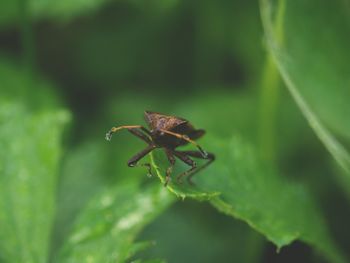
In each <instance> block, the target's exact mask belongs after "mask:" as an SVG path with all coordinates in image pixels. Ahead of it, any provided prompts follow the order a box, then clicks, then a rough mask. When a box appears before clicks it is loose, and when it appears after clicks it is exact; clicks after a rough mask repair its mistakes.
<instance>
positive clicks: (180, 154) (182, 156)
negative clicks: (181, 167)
mask: <svg viewBox="0 0 350 263" xmlns="http://www.w3.org/2000/svg"><path fill="white" fill-rule="evenodd" d="M174 154H175V156H176V157H177V158H179V159H180V160H181V161H183V162H184V163H186V164H188V165H189V166H191V168H190V169H188V170H187V171H185V172H183V173H181V174H179V175H178V176H177V178H176V180H177V182H178V183H180V184H181V183H182V178H183V177H184V176H186V175H189V174H191V173H192V172H193V171H194V170H195V169H196V168H197V163H196V162H195V161H193V160H192V159H191V158H190V157H188V155H187V154H186V153H184V152H178V151H174Z"/></svg>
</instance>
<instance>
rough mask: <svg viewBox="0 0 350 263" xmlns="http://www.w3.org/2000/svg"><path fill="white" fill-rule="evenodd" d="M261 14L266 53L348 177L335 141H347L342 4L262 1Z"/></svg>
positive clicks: (348, 166) (349, 79)
mask: <svg viewBox="0 0 350 263" xmlns="http://www.w3.org/2000/svg"><path fill="white" fill-rule="evenodd" d="M261 13H262V20H263V24H264V29H265V34H266V40H267V47H268V50H269V51H270V53H271V55H272V56H273V58H274V60H275V63H276V65H277V67H278V69H279V71H280V73H281V75H282V77H283V79H284V81H285V83H286V85H287V87H288V89H289V91H290V93H291V94H292V96H293V98H294V99H295V101H296V103H297V104H298V106H299V108H300V110H301V111H302V112H303V114H304V116H305V117H306V119H307V120H308V122H309V124H310V126H311V127H312V128H313V129H314V131H315V133H316V134H317V136H318V137H319V138H320V140H321V141H322V142H323V143H324V145H325V146H326V148H327V149H328V150H329V152H330V153H331V154H332V155H333V156H334V158H335V160H336V161H337V162H338V163H339V164H340V166H341V167H343V168H344V170H345V171H346V172H347V174H348V175H350V154H349V152H348V151H347V150H346V148H345V147H344V146H343V145H342V144H341V143H340V142H339V141H338V140H337V139H336V137H335V135H336V134H339V135H341V136H343V137H345V138H347V139H350V122H349V121H347V120H348V119H349V115H350V104H349V101H348V98H349V97H350V89H349V86H350V74H349V73H350V72H349V67H348V62H349V60H350V53H349V52H348V46H349V45H348V43H349V40H350V37H349V36H350V35H349V32H350V19H349V17H350V16H349V14H350V6H349V4H348V2H346V1H340V0H337V1H332V2H327V1H323V2H319V1H302V0H296V1H284V0H283V1H276V0H262V1H261ZM325 18H326V19H325ZM274 20H276V23H275V24H274V22H273V21H274ZM275 28H278V29H279V30H275ZM315 32H317V34H315ZM315 87H317V88H315Z"/></svg>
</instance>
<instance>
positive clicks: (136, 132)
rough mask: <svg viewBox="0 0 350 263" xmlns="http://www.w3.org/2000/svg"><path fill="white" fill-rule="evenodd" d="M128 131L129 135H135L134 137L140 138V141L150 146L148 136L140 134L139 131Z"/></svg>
mask: <svg viewBox="0 0 350 263" xmlns="http://www.w3.org/2000/svg"><path fill="white" fill-rule="evenodd" d="M128 131H129V132H130V133H131V134H133V135H135V136H136V137H138V138H140V139H141V140H143V141H144V142H146V143H148V144H151V143H152V141H151V139H150V138H149V137H148V136H146V135H145V134H144V133H142V132H141V131H139V130H138V129H134V128H133V129H128Z"/></svg>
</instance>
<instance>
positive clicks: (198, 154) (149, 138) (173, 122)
mask: <svg viewBox="0 0 350 263" xmlns="http://www.w3.org/2000/svg"><path fill="white" fill-rule="evenodd" d="M144 116H145V120H146V122H147V124H148V126H149V128H150V130H148V129H147V128H145V127H144V126H142V125H127V126H119V127H113V128H112V129H111V130H110V131H109V132H107V134H106V139H107V140H108V141H109V140H111V138H112V134H113V133H115V132H117V131H120V130H122V129H127V130H128V131H129V132H130V133H131V134H133V135H135V136H136V137H138V138H140V139H141V140H143V141H144V142H146V143H147V144H148V146H147V147H146V148H145V149H144V150H142V151H140V152H139V153H137V154H136V155H135V156H133V157H132V158H131V159H130V160H129V161H128V166H129V167H134V166H136V165H137V163H138V161H140V160H141V159H142V158H143V157H144V156H146V155H147V154H148V153H150V152H151V151H153V150H154V149H156V148H163V149H164V151H165V154H166V156H167V158H168V160H169V163H170V166H169V167H168V168H167V170H166V177H165V183H164V186H167V184H168V183H169V181H170V176H171V173H172V170H173V167H174V165H175V160H176V158H178V159H179V160H181V161H182V162H184V163H186V164H187V165H189V166H190V168H189V169H188V170H187V171H185V172H183V173H181V174H179V175H178V176H177V182H178V183H182V180H183V178H184V177H185V176H187V180H188V182H189V183H191V184H192V181H191V178H192V176H193V175H194V174H195V173H196V172H198V171H199V170H201V169H203V168H205V167H206V166H208V165H209V164H210V163H211V162H213V161H214V160H215V156H214V154H212V153H208V152H206V151H204V150H203V149H202V147H200V146H199V145H198V144H197V142H195V140H197V139H198V138H200V137H202V136H203V135H204V133H205V131H204V130H202V129H195V128H194V127H193V125H192V124H191V123H190V122H189V121H188V120H186V119H183V118H180V117H176V116H169V115H164V114H161V113H158V112H151V111H145V112H144ZM189 143H190V144H192V145H194V146H195V147H196V148H197V150H196V151H178V150H177V149H176V148H177V147H179V146H183V145H186V144H189ZM175 157H176V158H175ZM191 157H194V158H200V159H206V160H208V161H207V162H206V163H205V164H203V165H202V166H197V163H196V162H195V161H194V160H192V158H191ZM143 165H144V166H147V167H148V171H149V173H151V166H150V164H148V163H147V164H143Z"/></svg>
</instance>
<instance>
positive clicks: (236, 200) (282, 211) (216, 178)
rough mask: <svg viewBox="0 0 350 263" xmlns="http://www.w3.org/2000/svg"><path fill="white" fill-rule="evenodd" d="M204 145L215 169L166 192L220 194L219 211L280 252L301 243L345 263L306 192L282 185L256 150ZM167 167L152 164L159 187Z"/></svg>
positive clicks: (234, 143)
mask: <svg viewBox="0 0 350 263" xmlns="http://www.w3.org/2000/svg"><path fill="white" fill-rule="evenodd" d="M206 145H208V147H209V148H210V149H211V150H212V151H214V152H216V153H217V160H216V161H215V164H213V165H212V167H210V168H208V169H206V171H203V172H201V173H200V174H199V175H198V176H197V178H196V181H195V182H196V185H197V186H195V187H190V186H187V185H185V184H184V185H178V184H176V183H175V182H171V183H170V184H169V186H168V189H169V190H170V191H172V192H174V193H175V194H176V195H178V196H180V197H182V198H185V197H191V198H195V199H198V200H202V199H203V195H208V194H207V192H211V191H219V192H220V195H219V196H218V197H213V196H211V198H212V199H211V203H212V204H213V205H214V206H215V207H216V208H217V209H218V210H219V211H221V212H224V213H226V214H228V215H231V216H233V217H235V218H238V219H241V220H244V221H246V222H247V223H248V224H249V225H250V226H251V227H253V228H254V229H256V230H257V231H259V232H260V233H262V234H263V235H265V236H266V238H267V239H269V240H270V241H272V242H274V243H275V244H276V246H277V247H278V248H279V249H280V248H281V247H282V246H285V245H288V244H290V243H291V242H293V241H294V240H296V239H300V240H303V241H305V242H306V243H309V244H310V245H312V246H315V247H316V248H317V249H318V250H319V251H321V252H322V253H324V254H325V255H326V256H327V257H328V259H329V261H330V262H345V259H344V258H343V257H342V256H341V253H340V252H339V251H338V249H337V248H336V246H335V245H334V243H333V241H332V239H331V238H330V236H329V233H328V230H327V227H326V225H325V222H324V220H323V219H322V215H321V214H320V212H319V211H318V208H317V205H316V204H315V202H314V200H313V198H312V196H311V195H310V192H309V191H307V189H305V188H304V187H303V186H301V185H298V184H296V183H293V182H288V181H286V180H284V179H283V178H282V177H281V176H279V175H278V173H277V172H276V171H275V170H274V169H273V168H272V167H269V166H267V165H266V164H264V163H263V162H261V161H260V160H259V159H258V158H257V156H256V155H257V154H256V150H255V149H254V148H252V147H250V146H249V145H246V143H244V142H242V141H241V140H239V139H237V138H233V139H231V140H228V141H220V140H218V139H215V138H210V141H209V139H208V141H207V142H206ZM227 164H230V165H229V166H228V165H227ZM167 166H168V164H167V163H166V162H164V161H162V160H161V159H160V158H156V160H155V168H157V169H156V171H157V173H158V176H159V177H160V178H161V181H162V182H163V181H164V180H165V170H166V167H167ZM201 189H203V190H201Z"/></svg>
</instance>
